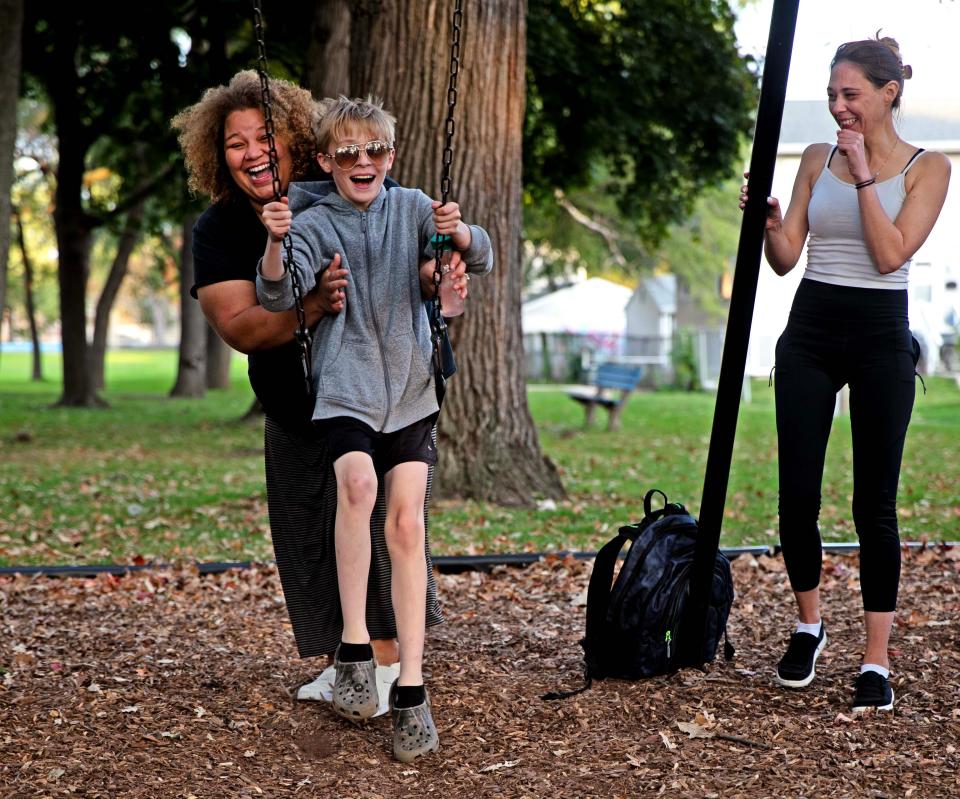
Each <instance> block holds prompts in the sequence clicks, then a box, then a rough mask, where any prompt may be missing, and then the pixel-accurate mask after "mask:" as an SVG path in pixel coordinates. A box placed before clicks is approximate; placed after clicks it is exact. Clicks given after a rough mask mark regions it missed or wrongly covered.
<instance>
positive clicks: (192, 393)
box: [170, 214, 207, 397]
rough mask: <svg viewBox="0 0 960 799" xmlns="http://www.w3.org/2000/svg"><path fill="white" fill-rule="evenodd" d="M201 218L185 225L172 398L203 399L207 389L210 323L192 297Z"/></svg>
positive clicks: (195, 218)
mask: <svg viewBox="0 0 960 799" xmlns="http://www.w3.org/2000/svg"><path fill="white" fill-rule="evenodd" d="M196 221H197V217H196V216H195V215H193V214H191V215H190V216H188V218H187V219H186V220H184V223H183V244H182V246H181V248H180V358H179V361H178V364H177V382H176V383H175V384H174V386H173V389H172V390H171V391H170V396H171V397H202V396H203V395H204V393H205V392H206V388H207V363H206V361H207V358H206V352H207V332H206V330H207V320H206V319H204V318H203V312H202V311H201V310H200V303H199V302H197V301H196V300H195V299H194V298H193V297H191V296H190V287H191V286H192V285H193V225H194V223H195V222H196Z"/></svg>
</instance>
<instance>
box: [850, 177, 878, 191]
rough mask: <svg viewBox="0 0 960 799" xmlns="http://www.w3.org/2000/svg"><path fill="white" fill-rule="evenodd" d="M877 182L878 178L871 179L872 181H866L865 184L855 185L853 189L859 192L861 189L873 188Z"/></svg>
mask: <svg viewBox="0 0 960 799" xmlns="http://www.w3.org/2000/svg"><path fill="white" fill-rule="evenodd" d="M876 182H877V179H876V178H870V180H865V181H863V183H854V184H853V188H855V189H856V190H857V191H860V189H865V188H867V186H872V185H873V184H874V183H876Z"/></svg>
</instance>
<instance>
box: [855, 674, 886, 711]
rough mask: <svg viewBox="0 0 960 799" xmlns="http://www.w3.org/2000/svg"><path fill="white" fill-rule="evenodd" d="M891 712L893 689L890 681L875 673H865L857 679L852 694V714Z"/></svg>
mask: <svg viewBox="0 0 960 799" xmlns="http://www.w3.org/2000/svg"><path fill="white" fill-rule="evenodd" d="M867 710H893V688H891V687H890V680H888V679H887V678H886V677H884V676H883V675H882V674H877V672H875V671H865V672H863V673H862V674H861V675H860V676H859V677H857V687H856V690H855V691H854V694H853V712H854V713H863V712H865V711H867Z"/></svg>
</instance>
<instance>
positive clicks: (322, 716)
mask: <svg viewBox="0 0 960 799" xmlns="http://www.w3.org/2000/svg"><path fill="white" fill-rule="evenodd" d="M589 568H590V567H589V564H584V563H580V562H574V561H561V560H553V561H547V562H542V563H539V564H536V565H534V566H532V567H529V568H526V569H507V568H501V569H496V570H494V571H493V572H491V573H477V572H474V573H464V574H459V575H441V576H440V577H439V581H440V590H441V593H442V598H443V600H444V606H445V612H446V615H447V619H448V621H447V624H445V625H443V626H442V627H440V628H437V629H436V630H435V631H432V632H431V635H430V636H429V640H428V663H427V668H428V671H429V675H430V677H429V685H430V687H431V691H432V696H433V701H434V708H435V716H436V719H437V722H438V726H439V730H440V735H441V745H442V749H441V753H440V755H439V756H436V757H431V758H425V759H421V760H420V761H417V762H415V763H414V764H412V765H403V764H400V763H397V762H395V761H394V760H393V759H392V758H391V755H390V731H389V722H388V721H387V720H386V719H384V718H379V719H375V720H373V721H372V722H371V723H369V724H367V725H366V726H356V727H355V726H350V725H349V724H347V723H346V722H342V721H341V720H339V719H338V718H336V717H335V716H334V715H333V713H332V712H331V711H330V709H329V707H327V706H325V705H323V704H317V703H310V702H299V703H298V702H295V701H293V700H292V698H291V697H292V696H293V695H294V694H295V692H296V687H297V686H298V685H299V684H301V683H303V682H306V681H308V680H310V679H312V678H313V677H314V676H316V674H317V673H318V671H319V670H320V667H321V666H322V665H323V664H321V663H319V662H317V661H315V660H314V661H301V660H299V659H297V657H296V653H295V649H294V646H293V640H292V635H291V633H290V630H289V626H288V623H287V619H286V613H285V609H284V606H283V602H282V598H281V596H280V588H279V583H278V581H277V579H276V576H275V574H274V572H273V571H272V570H271V569H269V568H265V567H264V568H259V569H252V570H247V571H233V572H229V573H226V574H222V575H218V576H205V577H201V576H199V575H198V574H197V573H196V571H195V569H192V568H189V567H183V568H180V569H173V570H170V571H163V572H149V573H139V574H136V575H131V576H127V577H122V578H116V577H107V576H104V577H101V578H98V579H89V580H80V579H51V578H33V579H29V578H26V577H13V578H3V579H2V580H0V612H2V626H0V796H2V797H11V798H13V797H17V798H18V799H19V797H58V796H71V795H72V796H84V797H198V799H203V798H205V797H254V796H267V797H274V796H302V797H369V798H370V799H375V798H377V797H417V796H444V797H445V799H455V798H456V797H471V799H476V798H478V797H637V796H670V797H727V796H729V797H737V796H744V797H747V796H749V797H767V796H770V797H774V796H776V797H780V796H790V797H801V796H802V797H821V796H831V797H847V796H849V797H956V796H958V795H960V776H958V771H960V755H958V751H957V750H958V748H960V630H958V623H960V622H958V619H960V613H958V611H960V587H958V583H960V579H958V578H960V553H958V552H957V551H956V550H946V551H932V550H924V551H921V552H912V553H907V554H905V560H904V569H903V579H902V587H901V600H900V608H899V612H898V623H897V627H896V629H895V631H894V636H893V642H892V645H893V648H894V652H893V655H894V660H893V670H894V688H895V690H896V693H897V706H896V712H895V713H894V714H892V715H890V714H886V715H882V716H878V715H874V714H871V715H868V716H866V717H862V718H860V717H854V716H853V715H852V714H851V713H850V712H849V700H850V697H851V688H852V683H853V679H854V677H855V675H856V672H857V667H858V662H859V654H860V647H861V645H862V644H861V641H862V634H861V629H860V612H859V608H860V604H859V602H860V600H859V590H858V572H857V561H856V558H855V557H852V556H840V557H831V558H829V559H828V560H827V561H826V567H825V573H824V583H823V587H824V596H825V601H826V608H825V618H826V621H827V625H828V631H829V634H830V644H829V646H828V647H827V649H826V650H825V652H824V654H823V656H822V658H821V660H820V664H819V666H818V677H817V679H816V680H815V681H814V683H813V685H812V686H810V687H809V688H808V689H805V690H802V691H796V692H785V691H783V690H781V689H779V688H777V687H776V686H775V685H774V684H773V681H772V679H771V672H772V668H773V665H774V663H775V662H776V660H777V658H778V657H779V655H780V654H781V650H782V647H783V645H784V642H785V637H786V635H787V633H788V632H789V629H790V627H791V624H792V619H793V613H792V610H791V608H790V603H789V589H788V585H787V580H786V575H785V573H784V571H783V563H782V561H781V560H780V559H779V558H773V557H762V558H759V559H753V558H748V557H741V558H738V559H737V560H736V561H734V572H735V579H736V584H737V591H738V598H737V601H736V603H735V605H734V611H733V614H732V617H731V623H730V636H731V639H732V641H733V643H734V644H735V645H736V647H737V656H736V658H735V659H734V660H733V661H732V662H730V663H723V662H717V663H713V664H711V665H710V666H709V667H708V668H707V669H706V671H703V672H701V671H697V670H685V671H682V672H679V673H677V674H674V675H671V676H669V677H662V678H657V679H652V680H646V681H641V682H620V681H604V682H599V683H595V685H594V687H593V688H592V689H591V690H589V691H586V692H585V693H583V694H580V695H578V696H576V697H573V698H571V699H568V700H565V701H561V702H543V701H541V700H540V699H539V696H540V694H542V693H544V692H545V691H549V690H553V689H556V688H558V687H573V686H575V685H576V684H577V683H578V679H579V674H580V650H579V647H578V645H577V641H578V639H579V638H580V636H581V635H582V632H583V614H584V608H583V607H582V605H581V603H582V595H583V589H584V587H585V586H586V584H587V580H588V576H589Z"/></svg>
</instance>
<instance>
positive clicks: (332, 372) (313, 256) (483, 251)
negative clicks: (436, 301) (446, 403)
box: [257, 181, 493, 433]
mask: <svg viewBox="0 0 960 799" xmlns="http://www.w3.org/2000/svg"><path fill="white" fill-rule="evenodd" d="M289 200H290V209H291V210H292V211H293V213H294V220H293V225H292V226H291V230H290V240H291V244H292V246H293V254H294V261H295V263H296V268H297V271H298V273H299V275H300V278H301V283H302V285H303V290H304V291H305V292H306V291H309V290H310V289H311V288H313V286H315V285H316V281H317V278H316V275H317V274H319V273H320V272H322V271H323V270H324V269H326V268H327V267H328V266H329V265H330V260H331V259H332V258H333V256H334V254H336V253H340V256H341V259H342V261H341V265H342V266H344V267H346V268H347V270H348V275H347V289H346V295H347V301H346V307H345V309H344V310H343V311H342V312H341V313H339V314H336V315H329V316H324V317H323V318H322V319H321V320H320V323H319V325H318V326H317V330H316V332H315V334H314V341H313V374H314V381H315V384H316V389H317V402H316V407H315V408H314V413H313V418H314V419H317V420H319V419H330V418H333V417H335V416H351V417H353V418H356V419H359V420H361V421H363V422H365V423H366V424H368V425H370V427H372V428H373V429H374V430H378V431H381V432H385V433H390V432H393V431H395V430H399V429H400V428H402V427H406V426H407V425H409V424H412V423H413V422H416V421H418V420H420V419H424V418H426V417H428V416H430V415H431V414H433V413H435V412H436V411H437V409H438V408H437V399H436V392H435V389H434V385H433V382H434V378H433V367H432V363H431V357H432V352H433V349H432V344H431V341H430V324H429V320H428V318H427V310H426V305H425V303H424V301H423V299H422V297H421V293H420V261H421V259H422V258H423V257H424V256H425V254H428V253H429V252H430V239H431V237H432V236H433V235H434V233H435V228H434V224H433V208H432V206H431V202H432V201H431V199H430V198H429V197H428V196H427V195H426V194H424V193H423V192H422V191H420V190H418V189H404V188H393V189H390V191H387V190H386V189H384V188H382V187H381V189H380V193H379V194H378V195H377V197H376V198H375V199H374V200H373V202H371V203H370V206H369V207H368V208H367V209H366V210H365V211H360V210H359V209H357V208H356V207H355V206H354V205H353V204H352V203H350V202H349V201H348V200H345V199H344V198H343V197H341V196H340V195H339V194H338V193H337V191H336V188H335V186H334V184H333V182H332V181H329V182H320V183H300V184H297V183H295V184H293V185H291V187H290V192H289ZM470 231H471V236H472V241H471V244H470V248H469V250H468V251H467V252H464V253H462V256H463V259H464V261H465V262H466V264H467V271H468V272H472V273H474V274H486V273H487V272H489V271H490V270H491V269H492V267H493V252H492V250H491V247H490V237H489V236H488V235H487V233H486V231H485V230H483V228H480V227H477V226H474V225H471V227H470ZM257 298H258V299H259V300H260V303H261V305H263V307H264V308H266V309H267V310H270V311H285V310H287V309H289V308H292V307H293V290H292V286H291V280H290V275H289V274H285V275H284V276H283V277H282V278H280V279H279V280H267V279H265V278H264V277H263V275H262V274H261V272H260V269H259V268H258V270H257Z"/></svg>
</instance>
